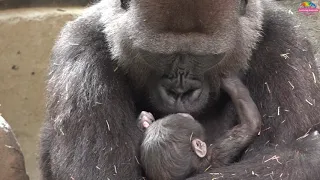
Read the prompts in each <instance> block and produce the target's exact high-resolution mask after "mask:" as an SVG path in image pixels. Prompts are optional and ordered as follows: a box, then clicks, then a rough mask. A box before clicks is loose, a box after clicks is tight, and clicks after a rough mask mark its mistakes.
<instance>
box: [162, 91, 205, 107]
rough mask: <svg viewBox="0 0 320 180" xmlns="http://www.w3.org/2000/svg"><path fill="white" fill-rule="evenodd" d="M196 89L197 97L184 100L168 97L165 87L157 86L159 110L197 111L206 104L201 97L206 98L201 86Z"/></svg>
mask: <svg viewBox="0 0 320 180" xmlns="http://www.w3.org/2000/svg"><path fill="white" fill-rule="evenodd" d="M197 91H198V95H197V98H194V99H191V100H184V99H183V98H178V99H175V98H173V97H168V96H167V95H166V93H165V89H164V88H159V94H158V95H157V96H159V98H160V99H161V100H160V101H161V102H162V103H159V104H158V108H159V110H162V111H165V112H169V113H193V112H196V111H199V110H200V109H201V108H202V107H204V106H205V105H206V103H205V101H203V100H202V99H206V97H207V96H206V95H205V94H204V93H205V91H204V88H203V87H202V88H200V89H199V90H197ZM158 102H159V101H158Z"/></svg>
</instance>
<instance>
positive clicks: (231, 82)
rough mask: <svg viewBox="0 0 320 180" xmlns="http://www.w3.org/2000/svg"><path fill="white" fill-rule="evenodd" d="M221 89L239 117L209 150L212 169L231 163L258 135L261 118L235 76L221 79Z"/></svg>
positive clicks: (247, 92) (245, 88)
mask: <svg viewBox="0 0 320 180" xmlns="http://www.w3.org/2000/svg"><path fill="white" fill-rule="evenodd" d="M221 84H222V89H223V90H225V91H226V92H227V93H228V94H229V95H230V97H231V99H232V102H233V103H234V105H235V107H236V111H237V114H238V117H239V124H238V125H236V126H235V127H233V128H232V129H231V130H230V131H228V132H227V133H225V134H224V135H223V136H222V137H221V138H219V139H218V140H217V141H216V142H215V143H214V144H213V145H212V146H210V148H209V154H208V155H209V159H210V162H211V165H212V166H213V167H219V166H223V165H227V164H229V163H231V162H232V161H233V160H234V158H235V157H236V156H238V155H239V152H241V151H242V150H243V149H244V148H246V147H247V146H248V145H250V143H251V142H252V141H253V140H254V138H255V137H256V136H257V135H258V132H259V131H260V127H261V116H260V113H259V111H258V108H257V106H256V104H255V103H254V101H253V100H252V98H251V96H250V93H249V91H248V89H247V87H246V86H245V85H244V84H243V83H242V82H241V80H240V79H239V78H238V77H237V76H233V77H227V78H224V79H222V82H221Z"/></svg>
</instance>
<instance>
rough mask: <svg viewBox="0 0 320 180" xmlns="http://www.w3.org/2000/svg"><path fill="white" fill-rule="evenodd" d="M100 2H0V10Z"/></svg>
mask: <svg viewBox="0 0 320 180" xmlns="http://www.w3.org/2000/svg"><path fill="white" fill-rule="evenodd" d="M98 1H100V0H0V10H3V9H11V8H22V7H41V6H45V7H49V6H52V7H53V6H87V5H89V4H91V3H94V2H98Z"/></svg>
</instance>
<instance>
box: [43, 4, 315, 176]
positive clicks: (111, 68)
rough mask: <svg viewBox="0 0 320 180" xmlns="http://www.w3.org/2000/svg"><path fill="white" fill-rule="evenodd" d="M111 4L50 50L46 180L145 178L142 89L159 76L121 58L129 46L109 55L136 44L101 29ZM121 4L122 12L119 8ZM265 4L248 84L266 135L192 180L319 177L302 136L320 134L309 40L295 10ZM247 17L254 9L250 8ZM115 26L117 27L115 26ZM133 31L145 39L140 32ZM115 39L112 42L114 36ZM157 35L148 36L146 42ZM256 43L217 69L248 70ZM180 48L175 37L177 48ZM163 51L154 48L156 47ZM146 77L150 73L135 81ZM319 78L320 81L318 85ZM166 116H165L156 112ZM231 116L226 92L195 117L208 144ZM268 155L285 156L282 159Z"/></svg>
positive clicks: (310, 139)
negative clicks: (140, 150) (234, 159)
mask: <svg viewBox="0 0 320 180" xmlns="http://www.w3.org/2000/svg"><path fill="white" fill-rule="evenodd" d="M109 1H110V2H111V0H105V1H102V3H98V4H97V5H95V7H93V8H92V9H91V10H88V11H87V12H85V13H84V15H83V16H81V17H80V18H78V19H77V20H75V21H73V22H70V23H68V24H67V25H66V27H65V28H64V29H63V31H62V32H61V36H60V37H59V40H58V41H57V43H56V45H55V47H54V49H53V55H52V60H51V66H50V75H49V81H48V87H47V88H48V103H47V120H46V121H45V124H44V127H43V129H42V136H41V159H40V168H41V172H42V176H43V179H45V180H67V179H75V180H88V179H94V180H100V179H101V180H102V179H103V180H105V179H108V178H109V179H119V180H126V179H128V180H129V179H130V180H133V179H141V178H142V171H141V168H140V165H139V163H138V162H137V161H136V158H135V155H136V154H135V152H136V148H137V147H138V143H139V142H138V141H139V139H140V138H141V135H140V134H141V133H140V132H139V129H138V128H137V127H136V118H137V116H138V114H139V113H140V112H141V111H142V110H146V111H151V110H154V107H153V106H152V105H153V104H150V102H149V99H148V98H147V97H146V93H147V92H146V91H143V90H144V88H145V87H146V84H144V83H145V82H147V81H144V80H145V79H146V78H148V77H150V74H152V73H151V72H153V71H152V69H151V68H149V67H148V66H147V65H146V64H144V65H143V64H142V63H137V62H136V60H137V59H135V58H131V59H130V56H123V57H119V56H118V55H123V54H125V55H128V54H130V53H131V55H134V53H135V52H131V51H130V52H125V51H117V50H119V49H121V48H122V47H118V46H117V48H118V49H112V48H113V47H115V46H116V45H119V46H127V45H128V43H129V44H130V42H127V41H121V44H120V43H116V42H117V40H119V39H117V38H118V34H120V31H125V30H124V29H115V30H113V31H112V32H111V31H108V33H107V34H108V35H107V36H106V34H105V33H106V30H105V28H106V27H105V26H104V24H103V23H101V22H105V21H101V20H100V18H103V17H101V16H102V14H103V13H106V14H108V13H109V14H110V13H113V12H109V11H106V6H104V5H103V2H106V3H108V2H109ZM219 2H220V1H219ZM221 2H222V1H221ZM230 2H233V0H232V1H231V0H230ZM230 2H229V3H230ZM248 2H249V4H250V1H248ZM118 5H119V7H121V4H120V2H118ZM130 5H131V4H130ZM134 7H135V6H133V8H134ZM130 8H131V6H129V8H128V9H130ZM263 8H264V9H265V11H264V14H263V18H264V19H263V29H262V36H263V37H262V39H261V40H260V42H259V43H258V45H257V47H256V49H254V50H253V55H252V57H251V60H250V61H249V69H248V70H245V69H244V70H245V71H246V73H245V74H244V81H245V82H246V85H247V86H248V88H249V90H250V93H251V95H252V98H253V99H254V101H255V102H256V103H257V105H258V108H259V111H260V113H261V115H262V116H263V123H264V124H263V127H262V131H261V135H260V136H259V137H258V138H257V139H256V140H255V142H254V143H253V144H252V145H251V146H250V148H249V149H248V150H247V151H246V152H245V153H244V154H243V156H242V157H241V159H240V160H239V162H238V163H235V164H233V165H230V166H228V167H222V168H218V169H211V170H209V171H207V172H206V173H204V174H200V175H198V176H196V177H193V178H190V179H202V178H204V179H212V178H213V176H218V177H221V178H220V179H246V180H250V179H270V178H271V177H272V178H273V179H299V180H318V179H320V172H319V168H320V138H319V135H312V136H307V137H305V138H304V137H302V136H303V135H305V134H306V133H307V132H309V130H310V131H313V130H318V129H319V126H318V125H319V123H320V115H319V112H318V111H319V108H320V107H319V106H320V105H319V102H318V101H319V100H320V95H319V84H318V79H317V78H318V77H319V76H318V71H317V67H316V63H315V60H314V57H313V54H312V50H311V47H310V44H309V42H308V41H307V40H306V39H303V38H301V36H299V34H298V33H297V31H296V30H295V28H294V25H295V24H294V23H293V20H292V17H291V15H290V14H287V13H286V12H285V11H282V10H281V9H279V8H277V5H275V4H272V3H271V2H269V1H265V2H264V4H263ZM221 9H223V10H224V8H221ZM124 11H127V10H124V9H122V10H118V11H117V12H118V14H115V15H113V14H111V15H110V16H111V17H114V18H115V19H116V18H119V17H121V14H122V13H124ZM248 11H249V12H248ZM247 12H248V13H252V12H254V11H253V10H252V9H247ZM118 15H119V16H118ZM142 15H143V14H142ZM104 16H105V14H104ZM248 17H249V16H248ZM150 18H151V19H152V18H154V17H150ZM155 18H156V17H155ZM154 25H155V24H154ZM184 25H186V26H181V25H180V24H179V23H178V24H177V27H186V28H189V27H190V26H192V24H191V25H190V24H184ZM159 26H161V25H159ZM234 26H235V27H233V28H232V26H230V31H233V32H234V33H235V34H236V30H237V27H236V25H234ZM108 27H109V28H110V27H113V28H114V27H116V26H111V25H110V24H109V26H108ZM228 27H229V26H228ZM246 27H247V26H243V27H242V28H246ZM248 28H250V26H248ZM177 29H179V28H177ZM182 29H183V28H182ZM226 29H228V28H226ZM180 30H181V29H179V31H180ZM132 31H133V32H134V33H138V34H137V36H139V32H140V31H134V29H133V30H132ZM246 33H248V36H247V38H248V39H250V38H251V37H252V38H253V39H256V38H257V37H256V36H255V34H254V33H251V31H247V32H246ZM147 35H150V34H147ZM250 35H252V36H250ZM112 37H114V39H110V38H112ZM119 37H121V36H119ZM150 37H152V36H146V37H145V39H148V38H150ZM223 37H224V38H226V39H225V43H226V44H227V45H229V46H231V45H232V44H234V43H235V42H233V41H229V40H230V39H228V38H231V37H232V36H230V37H229V36H228V37H225V36H223ZM120 39H121V40H126V39H124V38H120ZM111 40H112V41H111ZM135 40H136V39H135ZM211 40H212V42H213V39H208V42H211ZM157 43H160V42H157ZM168 43H171V42H169V41H168ZM195 43H196V41H195ZM160 44H161V43H160ZM253 44H254V43H253V42H252V44H251V41H250V43H249V44H246V43H244V44H241V46H238V48H241V47H243V46H248V47H250V48H251V49H246V50H241V49H240V50H239V52H240V51H241V52H242V53H240V54H238V55H239V56H237V57H238V58H239V59H240V60H239V61H236V59H233V61H232V63H230V62H229V66H228V67H229V68H226V67H223V65H225V64H224V63H222V64H220V65H219V69H220V70H221V69H222V70H221V71H224V72H228V71H229V70H230V69H231V70H230V71H232V70H233V71H235V70H240V69H243V68H241V67H242V66H239V65H243V66H245V65H246V62H243V58H244V59H245V57H248V56H249V55H250V51H251V50H252V48H254V45H253ZM174 45H175V43H174V41H172V47H174ZM145 46H146V47H149V46H150V45H148V44H145ZM109 47H111V48H109ZM156 47H157V46H155V47H150V49H153V50H157V48H156ZM212 47H214V46H213V45H212ZM144 48H145V47H144ZM166 48H167V49H165V48H164V47H162V48H160V47H159V50H158V51H162V50H163V51H164V52H165V51H166V50H172V51H173V50H174V48H169V47H166ZM210 48H211V47H207V48H205V47H199V46H197V47H196V48H195V49H193V50H192V51H193V52H199V53H203V52H207V53H208V51H207V50H208V49H210ZM123 49H125V48H123ZM129 49H130V48H129ZM190 51H191V50H190ZM217 51H218V50H217ZM285 53H289V54H287V55H288V56H289V58H287V59H285V58H284V55H283V54H285ZM134 57H136V56H134ZM138 58H139V57H138ZM115 59H116V60H117V61H114V60H115ZM129 60H130V61H129ZM226 63H227V62H226ZM241 63H242V64H241ZM118 66H119V67H118ZM230 66H231V67H230ZM224 68H225V69H224ZM142 73H143V74H144V75H140V76H137V74H142ZM313 74H314V75H313ZM133 75H136V76H133ZM313 76H315V77H316V79H317V81H316V83H315V82H314V78H313ZM211 77H214V76H211ZM139 80H142V81H139ZM210 80H211V79H210ZM209 82H210V83H211V84H210V87H211V90H212V89H214V88H219V85H218V84H217V85H215V83H214V82H216V81H215V79H214V78H212V81H209ZM290 84H292V85H293V86H291V85H290ZM209 108H214V110H212V109H209ZM278 109H279V111H278ZM154 111H156V110H154ZM151 112H153V111H151ZM278 112H279V113H278ZM161 113H163V112H158V116H160V114H161ZM225 113H227V114H228V116H229V117H228V118H220V117H222V116H220V114H225ZM234 116H235V113H234V110H233V107H232V106H231V105H230V103H229V99H228V98H227V97H226V96H225V95H224V94H220V95H217V99H216V100H214V101H209V103H208V104H207V106H206V107H205V108H203V109H202V111H200V112H199V113H198V114H197V117H196V119H200V120H201V121H200V122H201V123H202V124H203V125H204V127H205V128H206V131H207V133H208V135H207V137H208V138H209V137H212V139H211V141H212V142H214V139H216V138H218V137H219V136H220V135H221V134H223V132H225V131H226V130H227V129H229V128H230V127H232V126H233V125H234V124H235V121H232V119H235V118H232V117H234ZM223 117H224V116H223ZM211 119H215V121H210V120H211ZM299 137H302V138H299ZM298 138H299V140H296V139H298ZM271 157H279V158H278V161H277V160H276V159H270V158H271ZM212 173H214V174H213V175H212ZM270 176H271V177H270Z"/></svg>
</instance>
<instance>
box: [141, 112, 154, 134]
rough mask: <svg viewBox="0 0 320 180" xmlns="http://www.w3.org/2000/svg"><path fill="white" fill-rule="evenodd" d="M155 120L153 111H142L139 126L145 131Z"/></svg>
mask: <svg viewBox="0 0 320 180" xmlns="http://www.w3.org/2000/svg"><path fill="white" fill-rule="evenodd" d="M153 121H154V117H153V115H152V114H151V113H149V112H146V111H142V112H141V113H140V115H139V117H138V127H139V129H140V130H141V131H145V130H146V129H147V128H148V127H149V126H150V124H152V122H153Z"/></svg>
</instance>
